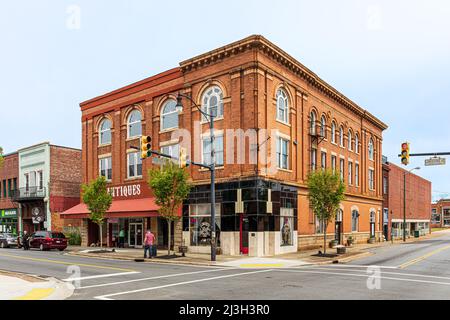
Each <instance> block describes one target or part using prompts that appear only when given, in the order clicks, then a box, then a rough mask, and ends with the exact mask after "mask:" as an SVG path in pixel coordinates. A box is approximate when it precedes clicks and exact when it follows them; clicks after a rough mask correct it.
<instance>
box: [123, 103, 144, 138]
mask: <svg viewBox="0 0 450 320" xmlns="http://www.w3.org/2000/svg"><path fill="white" fill-rule="evenodd" d="M141 120H142V117H141V113H140V112H139V110H136V109H135V110H133V111H131V113H130V115H129V116H128V121H127V126H128V138H134V137H138V136H140V135H142V124H141Z"/></svg>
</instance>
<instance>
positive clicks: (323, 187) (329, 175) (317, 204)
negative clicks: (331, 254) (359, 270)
mask: <svg viewBox="0 0 450 320" xmlns="http://www.w3.org/2000/svg"><path fill="white" fill-rule="evenodd" d="M308 188H309V201H310V205H311V208H312V210H313V212H314V213H315V215H316V216H317V218H318V219H319V220H321V221H322V222H323V226H324V237H323V251H324V254H326V250H327V227H328V224H329V223H330V221H332V220H333V219H335V217H336V212H337V210H338V209H339V205H340V203H341V202H342V201H343V200H344V199H345V196H344V193H345V184H344V182H343V181H342V180H341V177H340V175H339V173H333V172H332V171H328V170H325V171H314V172H312V173H310V175H309V177H308Z"/></svg>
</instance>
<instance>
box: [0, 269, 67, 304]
mask: <svg viewBox="0 0 450 320" xmlns="http://www.w3.org/2000/svg"><path fill="white" fill-rule="evenodd" d="M73 291H74V288H73V286H72V285H70V284H66V283H63V282H61V281H58V280H56V279H53V278H51V279H43V278H39V277H35V276H30V275H24V274H19V273H12V272H6V271H0V300H63V299H67V298H69V297H70V296H71V295H72V294H73Z"/></svg>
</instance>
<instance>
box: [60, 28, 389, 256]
mask: <svg viewBox="0 0 450 320" xmlns="http://www.w3.org/2000/svg"><path fill="white" fill-rule="evenodd" d="M178 92H182V93H184V94H187V95H190V96H191V97H192V98H193V99H194V101H195V102H196V103H197V104H198V105H200V106H202V107H203V108H204V110H208V111H210V112H214V113H215V114H216V115H217V117H216V119H215V128H216V130H215V135H216V142H215V149H216V161H217V163H216V165H217V180H216V183H217V193H216V198H217V210H216V211H217V217H218V219H217V221H216V224H217V227H218V229H219V230H220V239H219V247H220V248H221V250H222V252H223V253H226V254H232V255H234V254H236V255H237V254H240V253H244V254H246V253H248V254H249V255H255V256H264V255H274V254H279V253H284V252H292V251H297V249H298V248H300V249H302V248H311V247H318V246H320V245H321V243H322V239H323V234H324V232H327V233H329V236H330V238H332V237H336V240H338V242H341V243H344V242H346V240H347V239H348V238H349V237H350V236H351V237H352V238H353V239H355V241H356V242H360V241H361V242H364V241H367V239H368V238H370V237H375V238H376V239H378V240H379V239H380V238H381V232H382V219H381V211H382V200H383V198H382V162H381V160H382V159H381V155H382V132H383V130H385V129H386V128H387V126H386V125H385V124H384V123H383V122H381V121H380V120H379V119H377V118H375V117H374V116H373V115H372V114H370V113H369V112H368V111H367V110H364V109H363V108H361V107H360V106H358V105H357V104H355V103H354V102H352V101H351V100H349V99H348V98H346V97H345V96H344V95H342V94H341V93H340V92H338V91H337V90H336V89H334V88H333V87H332V86H331V85H329V84H328V83H326V82H325V81H323V80H322V79H320V78H319V77H318V76H317V75H316V74H314V73H313V72H312V71H311V70H309V69H308V68H306V67H305V66H303V65H302V64H301V63H300V62H298V61H297V60H295V59H294V58H293V57H291V56H290V55H288V54H287V53H286V52H284V51H283V50H282V49H280V48H278V47H277V46H276V45H274V44H273V43H271V42H269V41H268V40H266V39H265V38H264V37H262V36H251V37H248V38H245V39H243V40H240V41H237V42H234V43H232V44H229V45H226V46H224V47H221V48H219V49H216V50H213V51H210V52H207V53H205V54H202V55H199V56H197V57H194V58H192V59H189V60H186V61H183V62H181V63H180V66H179V67H177V68H174V69H171V70H168V71H166V72H163V73H161V74H158V75H156V76H153V77H150V78H147V79H144V80H142V81H139V82H136V83H134V84H131V85H128V86H126V87H123V88H120V89H117V90H115V91H112V92H110V93H108V94H105V95H102V96H99V97H96V98H93V99H91V100H88V101H85V102H83V103H81V104H80V107H81V111H82V128H83V129H82V141H83V143H82V173H83V182H89V181H91V180H92V179H95V178H96V177H98V176H99V175H103V176H106V177H107V179H108V180H109V182H110V190H111V191H112V192H113V196H114V201H113V205H112V207H111V209H110V211H109V212H108V213H107V217H108V223H107V224H106V226H105V232H104V234H106V239H105V240H107V242H108V243H109V244H113V243H112V242H113V240H115V239H117V237H118V234H119V230H124V231H125V233H126V239H125V240H126V243H127V244H128V245H130V246H139V245H141V244H142V231H143V230H145V229H146V228H151V229H152V231H154V232H155V233H156V234H157V241H158V244H160V245H163V244H164V242H165V241H166V240H165V239H166V238H167V235H166V234H165V233H166V232H167V231H166V230H165V222H164V221H162V219H160V218H159V217H158V214H157V207H156V206H154V201H153V199H152V194H151V192H150V190H148V187H147V185H146V172H147V169H148V168H150V167H151V161H152V160H150V159H147V160H145V161H143V162H142V161H140V157H139V153H138V152H136V150H134V149H133V148H132V147H135V146H138V145H139V137H140V136H141V135H151V136H152V138H153V141H152V144H153V149H159V150H161V151H163V152H164V153H170V154H174V155H176V154H177V152H178V150H179V147H180V145H182V146H185V147H187V148H188V151H189V156H190V159H192V160H194V161H197V162H206V163H207V162H208V161H209V160H210V158H209V152H210V146H209V142H208V141H209V127H208V124H207V123H206V122H205V121H203V120H202V118H201V114H200V112H199V111H198V110H197V108H196V107H195V106H194V104H192V103H191V102H190V101H189V100H187V99H183V106H184V108H183V111H182V112H181V113H180V114H178V113H177V112H176V110H175V104H176V100H175V99H176V95H177V93H178ZM229 131H231V133H230V132H229ZM239 133H244V135H243V139H242V140H239V138H242V135H240V134H239ZM239 141H240V142H241V144H240V145H239ZM238 145H239V146H238ZM242 145H243V147H240V146H242ZM321 168H323V169H325V168H329V169H333V170H336V171H338V172H340V173H341V175H342V179H343V180H344V181H345V183H346V185H347V193H346V200H345V201H344V202H343V203H342V206H341V210H340V211H339V212H338V215H337V219H336V221H335V222H333V223H332V224H331V225H329V228H328V229H327V230H323V226H322V225H321V223H320V222H319V221H318V220H317V219H316V218H315V216H314V214H313V212H312V210H311V209H310V207H309V201H308V198H307V194H308V189H307V187H306V180H307V176H308V173H309V172H310V171H311V170H318V169H321ZM188 170H189V173H190V176H191V178H192V181H193V183H194V185H195V188H194V190H193V191H192V193H191V195H190V197H189V199H188V200H187V201H186V203H185V205H184V206H183V208H182V215H183V219H181V221H180V223H178V224H177V225H176V226H175V228H173V229H172V230H174V229H175V231H174V235H175V242H176V243H175V245H176V246H179V245H181V244H182V243H184V244H185V245H187V246H188V247H189V250H190V251H191V252H205V253H206V252H209V247H208V246H209V243H210V225H211V221H210V218H209V216H210V211H209V210H210V209H209V207H210V195H209V190H210V185H209V181H210V180H209V172H208V171H207V170H204V169H199V168H198V167H194V166H192V167H189V168H188ZM63 216H64V217H66V218H80V219H83V229H84V237H83V241H84V243H85V244H90V243H92V242H96V241H98V236H97V234H98V232H97V231H98V230H96V229H95V226H93V225H92V224H90V222H89V220H88V212H87V209H86V207H85V206H84V205H79V206H77V207H75V208H72V209H70V210H68V211H67V212H65V213H64V214H63Z"/></svg>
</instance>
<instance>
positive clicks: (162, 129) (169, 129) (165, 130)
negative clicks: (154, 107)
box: [159, 99, 180, 132]
mask: <svg viewBox="0 0 450 320" xmlns="http://www.w3.org/2000/svg"><path fill="white" fill-rule="evenodd" d="M170 101H174V102H176V101H175V100H174V99H168V100H167V101H166V102H164V104H163V105H162V107H161V114H160V115H159V119H160V121H159V122H160V126H159V130H160V132H167V131H173V130H176V129H178V128H179V126H180V123H179V121H177V123H178V124H177V126H176V127H169V128H163V124H164V120H163V119H164V116H167V115H171V114H177V120H180V119H179V117H178V114H179V113H178V111H177V109H176V108H175V111H171V112H168V113H163V111H164V108H165V107H166V106H167V104H168V103H169V102H170Z"/></svg>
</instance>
